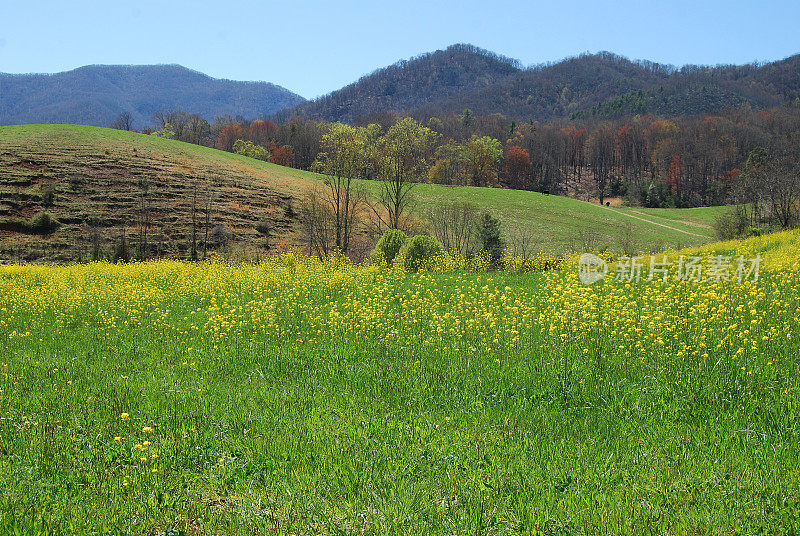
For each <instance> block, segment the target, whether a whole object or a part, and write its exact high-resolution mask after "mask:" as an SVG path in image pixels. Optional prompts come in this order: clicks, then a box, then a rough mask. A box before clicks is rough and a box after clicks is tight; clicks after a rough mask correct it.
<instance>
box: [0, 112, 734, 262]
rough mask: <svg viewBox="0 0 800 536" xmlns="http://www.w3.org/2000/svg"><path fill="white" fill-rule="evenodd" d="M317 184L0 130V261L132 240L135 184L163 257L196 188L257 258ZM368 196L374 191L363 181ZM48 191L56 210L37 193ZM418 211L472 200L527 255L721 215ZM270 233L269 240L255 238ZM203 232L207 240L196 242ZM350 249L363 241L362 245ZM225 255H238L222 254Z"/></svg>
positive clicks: (481, 202) (273, 246)
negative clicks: (40, 217) (43, 219)
mask: <svg viewBox="0 0 800 536" xmlns="http://www.w3.org/2000/svg"><path fill="white" fill-rule="evenodd" d="M321 179H322V177H321V176H320V175H317V174H315V173H309V172H306V171H301V170H298V169H293V168H288V167H283V166H278V165H274V164H269V163H266V162H262V161H260V160H255V159H252V158H248V157H245V156H240V155H236V154H232V153H227V152H224V151H219V150H216V149H211V148H208V147H201V146H198V145H193V144H189V143H184V142H180V141H176V140H169V139H163V138H158V137H156V136H148V135H145V134H138V133H135V132H125V131H120V130H114V129H109V128H99V127H89V126H77V125H19V126H2V127H0V261H2V260H12V261H19V260H23V261H37V262H53V261H55V262H61V263H63V262H73V261H75V260H76V259H78V258H81V256H83V257H84V258H85V257H86V256H87V255H88V254H89V251H90V250H91V248H92V247H93V246H92V240H93V238H92V237H93V228H92V225H95V226H97V227H98V229H99V240H100V242H101V246H102V248H103V249H104V250H105V251H106V252H107V253H108V252H110V250H111V249H112V247H113V245H114V243H115V241H117V240H119V237H120V236H121V235H122V232H123V230H125V231H126V232H127V236H129V237H134V236H135V235H136V232H137V227H136V222H137V221H138V220H137V218H138V217H140V212H139V209H140V202H141V197H140V194H141V191H140V189H139V186H138V184H139V182H140V181H146V182H147V184H148V187H149V201H148V203H149V207H150V208H149V213H150V215H151V219H152V221H151V228H150V237H151V244H152V246H153V247H154V248H155V249H157V250H158V256H160V257H167V258H184V259H185V258H187V255H188V247H189V242H190V236H191V210H192V209H191V207H192V199H193V195H194V192H195V190H197V192H198V196H199V197H198V199H199V201H198V203H199V206H200V209H201V210H203V209H204V207H205V204H204V203H205V199H206V198H207V196H209V195H210V198H211V202H210V210H209V212H210V225H211V226H212V227H213V226H216V225H223V226H225V227H226V228H227V229H228V230H229V231H230V232H231V233H232V235H233V242H232V244H231V249H233V250H235V251H236V252H238V253H240V254H241V255H237V256H238V257H239V258H243V257H247V258H251V259H252V258H258V257H263V256H265V255H268V254H273V253H274V252H275V251H276V250H278V251H281V250H284V249H291V248H295V249H296V248H301V247H303V246H304V245H305V239H304V237H303V230H302V224H301V222H300V219H299V216H298V214H297V212H298V210H297V209H298V206H299V203H300V200H301V199H302V198H303V196H305V195H306V193H307V192H308V191H309V190H310V189H312V188H315V187H319V186H320V185H321V184H322V181H321ZM359 186H360V187H363V189H364V190H365V191H366V192H367V194H368V195H371V196H372V197H373V198H374V197H375V196H376V194H377V186H378V185H377V184H376V183H375V182H374V181H359ZM48 190H50V191H52V192H54V196H53V199H52V202H51V203H48V202H46V197H45V196H44V192H46V191H48ZM414 195H415V204H414V211H415V212H417V213H418V215H419V216H423V214H421V213H423V212H425V211H424V209H425V208H426V207H427V208H430V207H434V206H436V205H437V204H439V203H452V202H467V203H472V204H474V205H475V207H476V208H477V209H479V210H481V211H488V212H490V213H491V214H493V215H495V216H496V217H497V218H499V219H500V221H501V222H502V223H503V227H504V230H505V234H506V235H507V236H508V238H509V239H510V242H512V243H515V242H518V240H517V238H519V237H522V236H524V237H525V238H526V242H527V246H526V247H527V248H529V250H532V251H547V252H556V253H560V252H562V251H565V250H581V249H583V248H585V247H586V246H587V244H588V245H589V246H590V247H594V248H599V249H602V248H610V249H614V250H619V249H628V248H633V249H634V250H637V251H639V250H641V251H659V250H661V249H664V248H668V247H672V248H678V247H688V246H697V245H702V244H705V243H707V242H709V241H711V240H712V239H713V236H714V232H713V229H712V227H711V224H712V223H713V220H714V218H715V217H716V215H718V214H719V213H721V212H723V211H724V210H726V208H725V207H705V208H694V209H636V208H631V207H619V208H605V207H601V206H599V205H597V204H592V203H587V202H584V201H579V200H577V199H571V198H567V197H560V196H555V195H544V194H541V193H537V192H528V191H519V190H510V189H506V188H473V187H457V188H455V187H447V186H440V185H435V184H419V185H418V186H417V187H416V189H415V191H414ZM42 211H47V212H49V213H50V214H52V216H53V217H55V218H56V219H57V220H58V221H59V222H60V223H61V226H60V227H59V228H58V229H57V230H56V231H55V232H54V233H52V234H50V235H47V236H39V235H33V234H24V233H19V232H13V231H12V230H9V229H8V227H9V226H8V223H9V222H18V221H25V222H27V221H29V220H30V219H31V218H33V217H34V216H35V215H36V214H37V213H39V212H42ZM259 223H266V224H267V225H268V226H269V228H270V229H271V232H270V236H269V237H266V236H263V235H262V234H261V233H259V232H258V231H257V226H258V225H259ZM201 234H202V233H201ZM356 241H357V242H358V241H360V242H363V243H365V244H366V243H367V242H369V239H368V238H367V237H363V236H360V235H359V236H358V237H357V238H356ZM367 245H368V244H367ZM228 256H229V257H231V256H233V255H228Z"/></svg>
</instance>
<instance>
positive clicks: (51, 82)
mask: <svg viewBox="0 0 800 536" xmlns="http://www.w3.org/2000/svg"><path fill="white" fill-rule="evenodd" d="M304 100H305V99H303V97H301V96H299V95H296V94H294V93H292V92H291V91H289V90H287V89H285V88H282V87H280V86H277V85H275V84H271V83H268V82H238V81H233V80H223V79H217V78H212V77H210V76H208V75H205V74H203V73H200V72H197V71H193V70H191V69H187V68H186V67H182V66H180V65H89V66H86V67H80V68H78V69H74V70H72V71H66V72H63V73H56V74H4V73H0V125H11V124H25V123H73V124H83V125H94V126H108V125H109V124H111V123H112V122H113V121H114V120H115V119H116V118H117V117H118V116H119V115H120V114H122V113H124V112H127V113H129V114H130V115H131V119H132V126H133V128H140V129H141V128H145V127H147V126H149V125H150V124H151V123H152V118H153V114H154V113H155V112H157V111H170V110H176V109H183V110H189V111H191V112H192V113H195V114H198V115H200V116H201V117H203V118H205V119H206V120H208V121H213V120H214V118H215V117H217V116H221V115H234V116H236V115H238V116H242V117H244V118H247V119H255V118H257V117H259V116H262V115H265V114H270V113H273V112H276V111H278V110H280V109H283V108H286V107H288V106H292V105H295V104H298V103H300V102H303V101H304Z"/></svg>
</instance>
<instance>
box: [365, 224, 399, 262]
mask: <svg viewBox="0 0 800 536" xmlns="http://www.w3.org/2000/svg"><path fill="white" fill-rule="evenodd" d="M407 240H408V236H406V233H404V232H403V231H401V230H400V229H389V230H388V231H386V232H385V233H383V236H382V237H381V238H380V240H378V243H377V244H375V249H373V250H372V253H371V254H370V256H369V258H370V260H371V261H372V262H374V263H375V264H384V263H385V264H386V265H387V266H391V265H392V263H393V262H394V258H395V257H396V256H397V254H398V253H399V252H400V248H402V247H403V244H405V243H406V241H407Z"/></svg>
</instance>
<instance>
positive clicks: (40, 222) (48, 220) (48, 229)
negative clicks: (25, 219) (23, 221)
mask: <svg viewBox="0 0 800 536" xmlns="http://www.w3.org/2000/svg"><path fill="white" fill-rule="evenodd" d="M59 225H61V224H60V223H58V220H56V219H55V218H53V217H52V216H51V215H50V213H49V212H40V213H39V214H37V215H36V216H34V217H33V218H32V219H31V221H30V223H29V224H28V229H29V230H30V232H31V233H33V234H42V235H46V234H50V233H52V232H53V231H55V230H56V229H58V227H59Z"/></svg>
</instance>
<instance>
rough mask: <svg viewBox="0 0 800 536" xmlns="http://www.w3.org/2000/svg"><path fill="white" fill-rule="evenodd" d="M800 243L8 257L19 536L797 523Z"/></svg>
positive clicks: (561, 530) (2, 407) (3, 443)
mask: <svg viewBox="0 0 800 536" xmlns="http://www.w3.org/2000/svg"><path fill="white" fill-rule="evenodd" d="M798 238H799V237H798V233H797V232H786V233H780V234H776V235H770V236H767V237H761V238H757V239H753V240H750V241H747V242H741V243H736V244H732V243H729V244H722V245H718V246H720V247H722V248H723V251H724V252H726V254H732V253H735V254H740V253H741V254H748V255H749V254H753V253H756V252H762V254H763V255H764V259H765V260H764V265H763V268H762V271H761V274H760V278H759V281H758V282H757V283H742V284H739V283H738V282H736V281H732V282H725V281H721V282H700V283H696V282H686V281H683V282H678V281H674V280H673V279H670V280H669V281H667V282H660V281H651V282H644V281H643V282H641V283H638V284H637V283H634V284H624V283H617V282H615V281H604V282H601V283H597V284H595V285H592V286H583V285H581V284H580V283H579V281H578V278H577V274H576V271H575V269H574V266H569V267H566V268H564V269H563V270H562V271H552V272H545V273H536V274H515V273H507V272H503V271H498V272H491V273H468V272H464V271H440V272H430V273H421V274H409V273H403V272H399V271H391V270H385V269H379V268H377V267H362V266H353V265H350V264H348V263H345V262H340V261H328V262H326V263H321V262H318V261H314V260H310V259H307V258H302V257H297V256H294V255H286V256H283V257H280V258H276V259H273V260H270V261H267V262H263V263H261V264H259V265H225V264H216V263H209V264H187V263H181V262H151V263H141V264H130V265H110V264H89V265H74V266H59V267H44V266H6V267H0V369H2V370H1V371H0V372H2V374H0V389H1V391H0V530H2V532H13V531H16V533H18V534H41V533H64V534H83V533H99V534H151V533H156V534H158V533H162V532H164V531H166V530H168V529H169V528H174V529H175V530H180V531H184V532H185V533H187V534H218V533H236V534H467V533H469V534H518V533H523V534H533V533H540V532H541V533H544V534H641V533H648V534H650V533H652V534H661V533H689V534H752V533H761V532H763V533H765V534H779V533H789V532H791V531H797V530H798V528H800V466H799V465H798V463H797V460H798V459H800V441H799V440H800V376H799V375H798V373H799V372H800V359H798V347H799V346H800V345H798V338H800V319H799V318H798V310H800V296H798V291H797V289H798V288H800V273H798V270H797V269H798V260H797V259H798V256H797V254H798V253H800V247H798ZM713 250H714V245H710V246H706V247H705V250H704V251H706V252H712V251H713ZM48 531H51V532H48Z"/></svg>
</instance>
